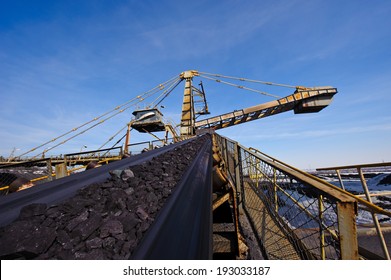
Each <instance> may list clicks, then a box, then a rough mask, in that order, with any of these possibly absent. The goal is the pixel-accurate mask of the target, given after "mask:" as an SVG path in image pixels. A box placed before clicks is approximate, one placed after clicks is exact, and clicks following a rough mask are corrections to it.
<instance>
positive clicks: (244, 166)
mask: <svg viewBox="0 0 391 280" xmlns="http://www.w3.org/2000/svg"><path fill="white" fill-rule="evenodd" d="M216 138H217V139H216V140H217V142H218V145H219V147H220V151H221V153H222V157H223V159H224V161H225V164H226V169H227V173H228V177H229V180H230V181H231V183H232V184H233V185H234V186H235V187H236V192H237V194H238V195H237V197H238V204H239V205H240V206H241V207H242V209H243V210H244V212H245V213H246V214H247V216H248V218H249V220H250V223H251V226H252V227H253V230H254V233H255V235H256V237H257V239H258V244H259V246H260V247H261V250H262V251H263V253H264V255H265V257H266V258H267V259H358V258H359V254H358V245H357V233H356V219H355V218H356V214H357V201H356V199H355V198H354V197H351V196H349V195H347V194H345V193H343V192H341V191H339V190H337V189H334V188H331V187H330V186H329V185H328V184H327V183H326V182H324V181H322V180H319V179H315V178H313V176H311V175H309V174H307V173H305V172H302V171H299V170H297V169H295V168H292V167H291V166H289V165H286V164H284V163H282V162H280V161H278V160H276V159H273V158H271V157H269V156H267V155H265V154H263V153H261V152H259V151H256V150H250V149H247V148H245V147H243V146H241V145H239V144H238V143H237V142H235V141H232V140H230V139H227V138H224V137H222V136H219V135H217V134H216Z"/></svg>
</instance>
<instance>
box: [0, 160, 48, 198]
mask: <svg viewBox="0 0 391 280" xmlns="http://www.w3.org/2000/svg"><path fill="white" fill-rule="evenodd" d="M52 172H53V170H52V163H51V160H50V159H48V158H46V159H41V160H35V161H27V162H21V163H16V164H8V165H4V166H1V167H0V195H6V194H9V193H13V192H17V191H21V190H23V189H26V188H30V187H32V186H34V185H37V184H41V183H44V182H47V181H51V180H52Z"/></svg>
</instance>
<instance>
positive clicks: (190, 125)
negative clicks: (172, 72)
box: [180, 75, 195, 139]
mask: <svg viewBox="0 0 391 280" xmlns="http://www.w3.org/2000/svg"><path fill="white" fill-rule="evenodd" d="M184 76H185V77H187V78H186V82H185V91H184V94H183V104H182V118H181V127H180V133H181V138H182V139H187V138H190V137H192V136H193V135H195V130H194V122H195V114H194V102H193V94H192V77H189V76H188V75H184Z"/></svg>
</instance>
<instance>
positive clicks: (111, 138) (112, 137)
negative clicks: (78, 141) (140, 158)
mask: <svg viewBox="0 0 391 280" xmlns="http://www.w3.org/2000/svg"><path fill="white" fill-rule="evenodd" d="M127 127H128V125H127V124H126V125H125V126H124V127H122V128H121V129H120V130H118V131H117V132H116V133H115V134H114V135H113V136H111V137H110V138H109V140H107V141H106V142H105V143H103V145H102V146H100V147H99V148H98V149H97V150H100V149H102V148H103V147H104V146H106V145H107V144H108V143H110V141H112V140H113V139H114V137H116V136H117V135H118V134H120V133H121V131H123V130H124V129H125V128H127Z"/></svg>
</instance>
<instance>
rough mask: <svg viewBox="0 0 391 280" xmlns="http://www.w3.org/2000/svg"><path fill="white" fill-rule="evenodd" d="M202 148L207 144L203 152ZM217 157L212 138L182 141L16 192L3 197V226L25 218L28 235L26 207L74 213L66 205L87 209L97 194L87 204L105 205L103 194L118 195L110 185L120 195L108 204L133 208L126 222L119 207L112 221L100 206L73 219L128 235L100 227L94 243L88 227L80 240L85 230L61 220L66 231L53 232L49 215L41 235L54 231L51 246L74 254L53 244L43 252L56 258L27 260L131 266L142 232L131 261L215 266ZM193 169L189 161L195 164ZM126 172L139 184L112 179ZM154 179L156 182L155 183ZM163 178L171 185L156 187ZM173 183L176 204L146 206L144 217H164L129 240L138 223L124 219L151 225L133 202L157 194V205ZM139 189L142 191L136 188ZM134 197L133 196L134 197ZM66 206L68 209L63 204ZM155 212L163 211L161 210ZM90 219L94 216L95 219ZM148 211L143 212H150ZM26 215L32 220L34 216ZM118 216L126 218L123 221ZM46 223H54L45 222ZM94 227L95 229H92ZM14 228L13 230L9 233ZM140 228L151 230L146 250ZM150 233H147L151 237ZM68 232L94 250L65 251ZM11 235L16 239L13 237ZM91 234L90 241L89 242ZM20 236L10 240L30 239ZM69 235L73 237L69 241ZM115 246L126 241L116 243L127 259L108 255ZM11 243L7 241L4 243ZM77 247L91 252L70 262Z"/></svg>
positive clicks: (0, 207)
mask: <svg viewBox="0 0 391 280" xmlns="http://www.w3.org/2000/svg"><path fill="white" fill-rule="evenodd" d="M193 141H194V142H193ZM193 143H194V144H193ZM186 144H189V145H186ZM200 144H202V145H201V146H200ZM182 147H183V148H182ZM211 150H212V144H211V137H210V135H204V136H201V137H197V138H193V139H189V140H186V141H182V142H179V143H177V144H173V145H170V146H166V147H163V148H160V149H156V150H153V151H150V152H147V153H144V154H141V155H137V156H133V157H130V158H127V159H123V160H121V161H118V162H113V163H110V164H108V165H105V166H102V167H99V168H96V169H92V170H88V171H85V172H82V173H78V174H74V175H71V176H68V177H65V178H62V179H58V180H55V181H52V182H48V183H45V184H41V185H38V186H35V187H33V188H31V189H28V190H25V191H22V192H19V193H14V194H11V195H9V196H5V197H1V198H0V213H1V215H0V226H6V225H8V224H9V225H13V224H14V222H13V221H14V220H15V219H18V220H17V221H18V222H17V224H19V225H20V224H21V223H22V228H21V229H23V227H26V228H27V225H26V226H23V222H24V220H23V219H24V218H22V219H21V217H19V218H18V216H19V212H20V210H21V209H22V208H23V209H26V206H27V208H29V207H30V206H33V204H44V205H47V206H48V207H50V209H49V208H48V209H49V210H50V211H51V213H53V210H55V209H57V208H58V209H64V207H65V209H66V207H67V206H66V205H69V204H70V203H71V201H75V202H76V203H79V202H81V203H82V204H83V203H84V201H86V200H85V198H83V197H80V195H81V194H86V193H90V194H93V196H91V197H90V198H88V197H86V199H91V198H92V197H97V199H99V200H100V199H101V198H100V195H101V194H102V191H103V192H104V193H107V191H109V192H111V191H110V190H111V188H107V187H108V186H110V184H112V183H114V188H113V193H112V195H110V197H108V199H109V201H111V199H113V197H117V198H118V199H119V200H123V202H125V203H126V204H127V206H126V205H125V204H123V202H121V201H119V202H121V203H122V206H124V207H126V208H122V209H123V211H125V212H123V215H121V214H120V213H119V214H118V213H115V212H116V211H117V212H118V211H119V212H121V211H120V210H119V208H113V209H112V210H109V211H110V212H109V213H108V214H104V212H96V211H100V210H97V209H100V208H99V207H100V206H96V207H95V206H93V207H94V208H89V207H88V208H83V206H82V208H80V209H81V212H80V213H79V214H77V212H76V213H75V212H73V213H74V214H72V215H77V216H73V217H76V218H75V219H73V220H72V221H75V220H78V219H79V218H81V217H84V218H86V217H87V216H88V220H87V221H86V222H87V223H88V222H89V221H90V220H89V219H90V218H92V220H93V221H94V220H95V222H96V223H99V224H101V225H103V227H104V228H105V230H107V226H108V224H109V225H110V226H118V225H119V226H120V228H118V227H117V228H109V229H108V230H109V233H105V232H104V231H105V230H103V228H102V227H99V228H98V231H97V233H95V234H92V235H91V236H90V233H88V227H87V230H86V229H84V228H81V232H80V233H82V235H81V236H80V237H77V236H78V233H77V232H79V231H75V230H73V228H74V227H73V226H71V225H69V224H68V225H67V226H66V225H65V227H64V225H62V224H64V222H61V221H60V224H58V225H57V226H56V225H55V224H56V223H58V222H55V223H54V224H53V225H51V226H50V221H49V224H48V222H47V221H48V219H49V220H51V219H50V218H49V216H48V214H44V216H39V217H42V219H45V222H42V226H43V225H44V224H45V225H44V226H43V229H42V228H41V231H42V230H43V233H45V231H46V233H47V234H49V235H47V236H53V234H54V236H55V237H53V239H51V238H49V239H50V240H53V241H54V242H55V243H57V242H60V244H63V246H65V247H64V248H65V249H67V250H66V251H67V253H63V252H62V251H61V246H60V247H58V246H59V245H56V247H49V246H51V245H50V244H43V245H37V246H41V247H42V246H44V247H45V248H52V249H50V250H51V251H50V252H49V251H47V253H45V254H43V255H42V256H40V255H36V254H41V253H39V252H38V251H39V249H37V250H36V253H34V254H33V255H32V254H30V255H29V254H22V256H24V257H27V258H30V257H31V258H36V257H37V256H38V258H44V259H46V258H57V256H59V258H60V259H63V258H65V259H73V258H75V259H79V258H81V259H101V258H102V259H106V258H117V257H120V258H121V259H123V257H124V256H125V257H126V256H129V254H126V253H124V250H125V251H126V249H124V248H125V247H126V244H127V245H129V243H132V242H133V243H134V241H132V240H133V239H132V238H131V236H134V233H135V230H136V231H137V240H138V241H137V243H134V244H137V246H136V247H134V246H135V245H129V246H133V249H131V251H128V252H129V253H130V254H131V255H130V257H131V258H133V259H208V258H211V256H212V253H211V250H212V246H211V242H212V238H211V232H212V219H211V191H212V178H211V169H212V167H211V161H212V160H211V159H212V151H211ZM187 152H190V154H193V155H192V156H190V154H187ZM186 162H188V164H187V163H186ZM162 163H163V164H162ZM176 163H178V165H177V166H175V165H176ZM168 164H169V165H168ZM161 165H165V166H166V167H167V166H171V167H170V168H169V169H168V170H166V171H167V172H166V171H164V167H163V169H161ZM124 169H131V170H134V171H135V172H136V173H134V174H135V176H136V175H137V176H136V177H135V178H134V179H133V181H121V179H120V178H119V179H115V178H117V177H112V176H113V173H112V174H111V175H110V173H109V171H112V170H124ZM179 170H184V173H178V172H179ZM163 171H164V173H167V174H161V173H160V172H163ZM172 172H173V173H172ZM169 174H172V175H169ZM175 174H179V175H175ZM121 176H122V175H121ZM164 176H169V177H164ZM172 176H173V177H172ZM178 176H179V177H178ZM159 178H160V179H159ZM174 178H176V179H175V181H173V180H174ZM144 179H145V180H148V181H149V183H148V182H147V181H145V182H143V181H142V180H144ZM150 179H153V180H152V182H151V180H150ZM163 179H164V181H165V182H163V181H161V182H159V181H156V180H163ZM166 179H168V181H169V183H170V182H171V183H170V184H172V183H173V182H175V184H172V186H175V187H174V188H173V189H172V193H171V191H169V192H170V193H171V195H169V196H168V197H167V196H166V195H164V197H167V198H165V199H164V200H161V202H160V203H159V205H160V206H159V208H157V209H158V212H156V211H155V210H152V209H149V208H145V207H148V206H147V204H145V203H142V205H144V206H142V207H143V208H144V209H145V210H146V212H144V213H141V214H142V215H144V214H145V215H151V214H147V213H156V214H153V216H150V218H147V221H148V223H147V224H145V222H142V224H139V225H138V226H137V228H134V230H133V233H131V232H132V231H131V232H129V233H131V235H127V236H128V237H126V238H125V237H124V235H126V234H128V231H125V228H128V229H127V230H129V227H132V226H131V225H130V224H127V222H126V221H128V220H129V219H124V218H125V217H127V218H129V217H130V216H129V215H131V216H132V215H133V217H134V215H136V217H135V218H133V219H130V220H129V221H131V222H132V221H135V219H136V220H138V219H141V220H143V218H142V217H139V218H137V215H139V214H140V213H138V210H137V209H136V208H129V207H131V205H129V203H130V204H132V205H136V204H137V203H136V200H134V199H137V197H139V198H140V195H141V198H142V199H147V197H148V196H147V197H144V195H148V194H150V195H151V196H149V198H152V199H156V195H157V196H158V197H161V194H162V193H161V191H162V190H163V189H161V188H162V187H163V186H166V181H167V180H166ZM118 180H119V181H118ZM134 180H135V181H134ZM140 180H141V181H140ZM116 182H118V184H119V185H115V184H117V183H116ZM136 182H139V183H136ZM135 183H136V184H137V185H134V184H135ZM151 183H152V185H151ZM128 184H129V185H128ZM132 184H133V185H134V193H133V194H131V197H128V196H126V198H124V199H122V198H123V196H121V195H123V194H124V191H123V190H130V189H132V188H130V189H129V187H131V185H132ZM101 186H102V187H103V189H99V188H100V187H101ZM159 186H162V187H159ZM121 188H122V190H121ZM123 188H124V189H123ZM145 188H146V189H145ZM154 188H155V189H156V190H157V191H158V192H160V194H158V193H156V194H153V193H150V192H152V189H154ZM164 188H166V187H164ZM80 191H82V192H80ZM96 191H98V192H99V193H100V194H99V193H97V192H96ZM163 191H166V189H164V190H163ZM131 192H133V190H132V191H131ZM119 193H121V195H120V196H118V194H119ZM163 193H164V192H163ZM75 195H77V197H80V198H76V196H75ZM102 198H103V197H102ZM129 199H130V201H129ZM133 200H134V201H133ZM64 201H65V202H66V203H67V204H63V202H64ZM95 201H96V200H90V202H88V203H93V204H95ZM105 201H106V199H105ZM133 202H134V203H133ZM72 203H73V202H72ZM135 203H136V204H135ZM116 204H117V203H116ZM51 205H60V206H54V208H53V206H51ZM61 205H64V206H61ZM72 205H73V204H72ZM89 205H91V204H89ZM137 205H140V204H137ZM148 205H152V204H148ZM38 206H39V205H38ZM106 206H107V203H106ZM106 206H105V207H106ZM117 206H118V205H117ZM117 206H116V207H117ZM56 207H57V208H56ZM72 207H73V206H72ZM78 207H79V206H77V207H76V208H75V209H79V208H78ZM86 207H87V206H86ZM137 207H139V206H137ZM152 207H153V208H155V206H152ZM161 207H162V208H161ZM30 208H31V207H30ZM30 208H29V209H30ZM83 209H84V210H83ZM88 209H90V210H88ZM108 209H111V208H108ZM115 209H118V210H115ZM127 209H129V210H127ZM131 209H133V210H131ZM159 209H160V210H159ZM49 210H48V211H49ZM66 211H67V210H66ZM73 211H74V210H73ZM91 211H92V212H91ZM105 211H108V210H105ZM112 211H114V212H112ZM126 211H130V212H126ZM133 211H134V212H133ZM150 211H152V212H150ZM154 211H155V212H154ZM84 212H88V213H89V214H88V213H84ZM141 212H143V210H142V209H141ZM23 213H24V214H25V213H26V212H23ZM46 213H49V212H46ZM83 213H84V214H86V215H87V216H85V215H84V214H83ZM99 213H102V214H99ZM110 213H111V214H110ZM126 213H128V214H126ZM132 213H133V214H132ZM117 214H118V215H121V216H117ZM61 215H62V214H61ZM66 215H69V214H66ZM97 215H98V217H97ZM101 215H102V216H101ZM107 215H108V216H107ZM124 215H125V216H124ZM45 216H46V217H48V218H45ZM105 217H106V218H105ZM111 217H112V218H114V220H111ZM95 218H96V219H95ZM34 219H36V218H34ZM102 219H103V220H102ZM141 220H138V221H139V222H138V223H140V222H141ZM56 221H57V218H56ZM99 221H101V222H99ZM119 221H121V222H119ZM26 222H28V223H31V222H29V221H28V220H26ZM102 223H103V224H102ZM121 223H122V224H121ZM132 224H133V223H132ZM148 224H149V225H148ZM90 225H91V224H90ZM122 225H123V227H124V229H123V231H122ZM58 226H60V228H59V229H57V230H55V228H57V227H58ZM92 226H95V225H94V224H92ZM146 226H148V228H146ZM7 227H8V228H9V226H7ZM19 227H20V226H19ZM38 227H39V224H38ZM53 227H54V228H53ZM140 227H141V228H144V229H141V232H144V233H143V234H142V239H141V243H140V239H139V236H140V235H139V234H140V233H141V232H140ZM11 228H14V230H18V227H17V226H16V227H15V226H11ZM77 228H80V226H78V227H76V229H77ZM145 229H147V231H146V232H145ZM59 230H60V232H59ZM64 230H66V231H67V232H68V234H69V236H70V238H71V239H72V240H76V239H77V240H80V238H81V240H80V241H76V242H82V240H85V241H84V242H87V243H86V245H82V244H81V243H80V244H79V243H76V245H71V243H72V242H70V241H67V242H66V243H67V244H66V245H64V244H65V243H63V241H64V233H65V232H64ZM68 230H69V231H68ZM102 230H103V231H102ZM115 231H117V232H115ZM50 232H52V233H50ZM10 233H11V236H12V231H11V232H10ZM58 234H60V236H58ZM87 234H88V236H90V237H88V236H87ZM107 234H116V235H115V236H114V235H110V236H113V237H106V236H107ZM118 234H119V235H118ZM8 236H10V235H8ZM20 236H21V237H19V239H17V238H14V239H12V238H11V239H9V240H20V238H23V235H20ZM65 236H68V235H67V234H65ZM121 236H122V237H121ZM58 238H60V239H58ZM74 238H76V239H74ZM28 239H29V238H28ZM114 239H115V240H117V241H118V242H119V243H118V242H117V241H116V242H117V243H116V244H115V247H116V248H117V249H118V250H120V252H119V251H118V252H119V253H116V255H110V254H109V255H108V254H107V252H108V251H107V250H106V249H105V248H106V246H107V245H108V244H107V242H106V241H110V240H111V241H113V240H114ZM72 240H71V241H72ZM121 240H123V241H121ZM24 241H25V242H24V243H25V244H26V240H24ZM53 241H48V242H53ZM4 242H6V241H5V240H4ZM33 242H35V241H33ZM64 242H65V241H64ZM102 242H103V243H102ZM113 242H114V241H113ZM22 243H23V242H22ZM124 243H125V244H124ZM28 244H30V243H28ZM57 244H58V243H57ZM77 244H79V245H77ZM118 244H124V245H123V246H122V245H118ZM3 245H4V244H3ZM46 246H47V247H46ZM69 246H76V247H77V246H78V247H79V248H80V246H82V247H83V248H86V249H85V250H86V251H80V252H81V253H77V252H76V255H74V254H71V255H70V252H73V251H74V250H76V251H77V250H79V249H75V248H76V247H71V248H66V247H69ZM118 246H120V247H118ZM33 247H34V246H33ZM33 247H31V246H30V245H27V246H24V247H23V244H22V246H21V247H20V248H22V249H23V248H24V249H23V250H26V248H27V251H25V252H26V253H28V252H29V250H28V248H32V251H31V252H35V248H33ZM55 248H57V249H55ZM72 248H74V249H72ZM93 248H97V249H93ZM99 248H100V249H99ZM113 248H114V247H113ZM121 248H122V249H121ZM45 250H46V249H45ZM59 250H60V251H59ZM91 250H92V251H91ZM105 250H106V251H105ZM15 252H16V254H13V255H14V256H15V255H16V256H18V253H17V251H15ZM41 252H45V251H41ZM56 252H61V253H59V255H57V253H56ZM105 252H106V253H105ZM132 252H133V253H132ZM2 254H4V253H2ZM0 255H1V254H0ZM19 255H20V254H19ZM45 255H46V257H45ZM10 256H11V255H10ZM121 256H122V257H121ZM11 257H12V256H11Z"/></svg>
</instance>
